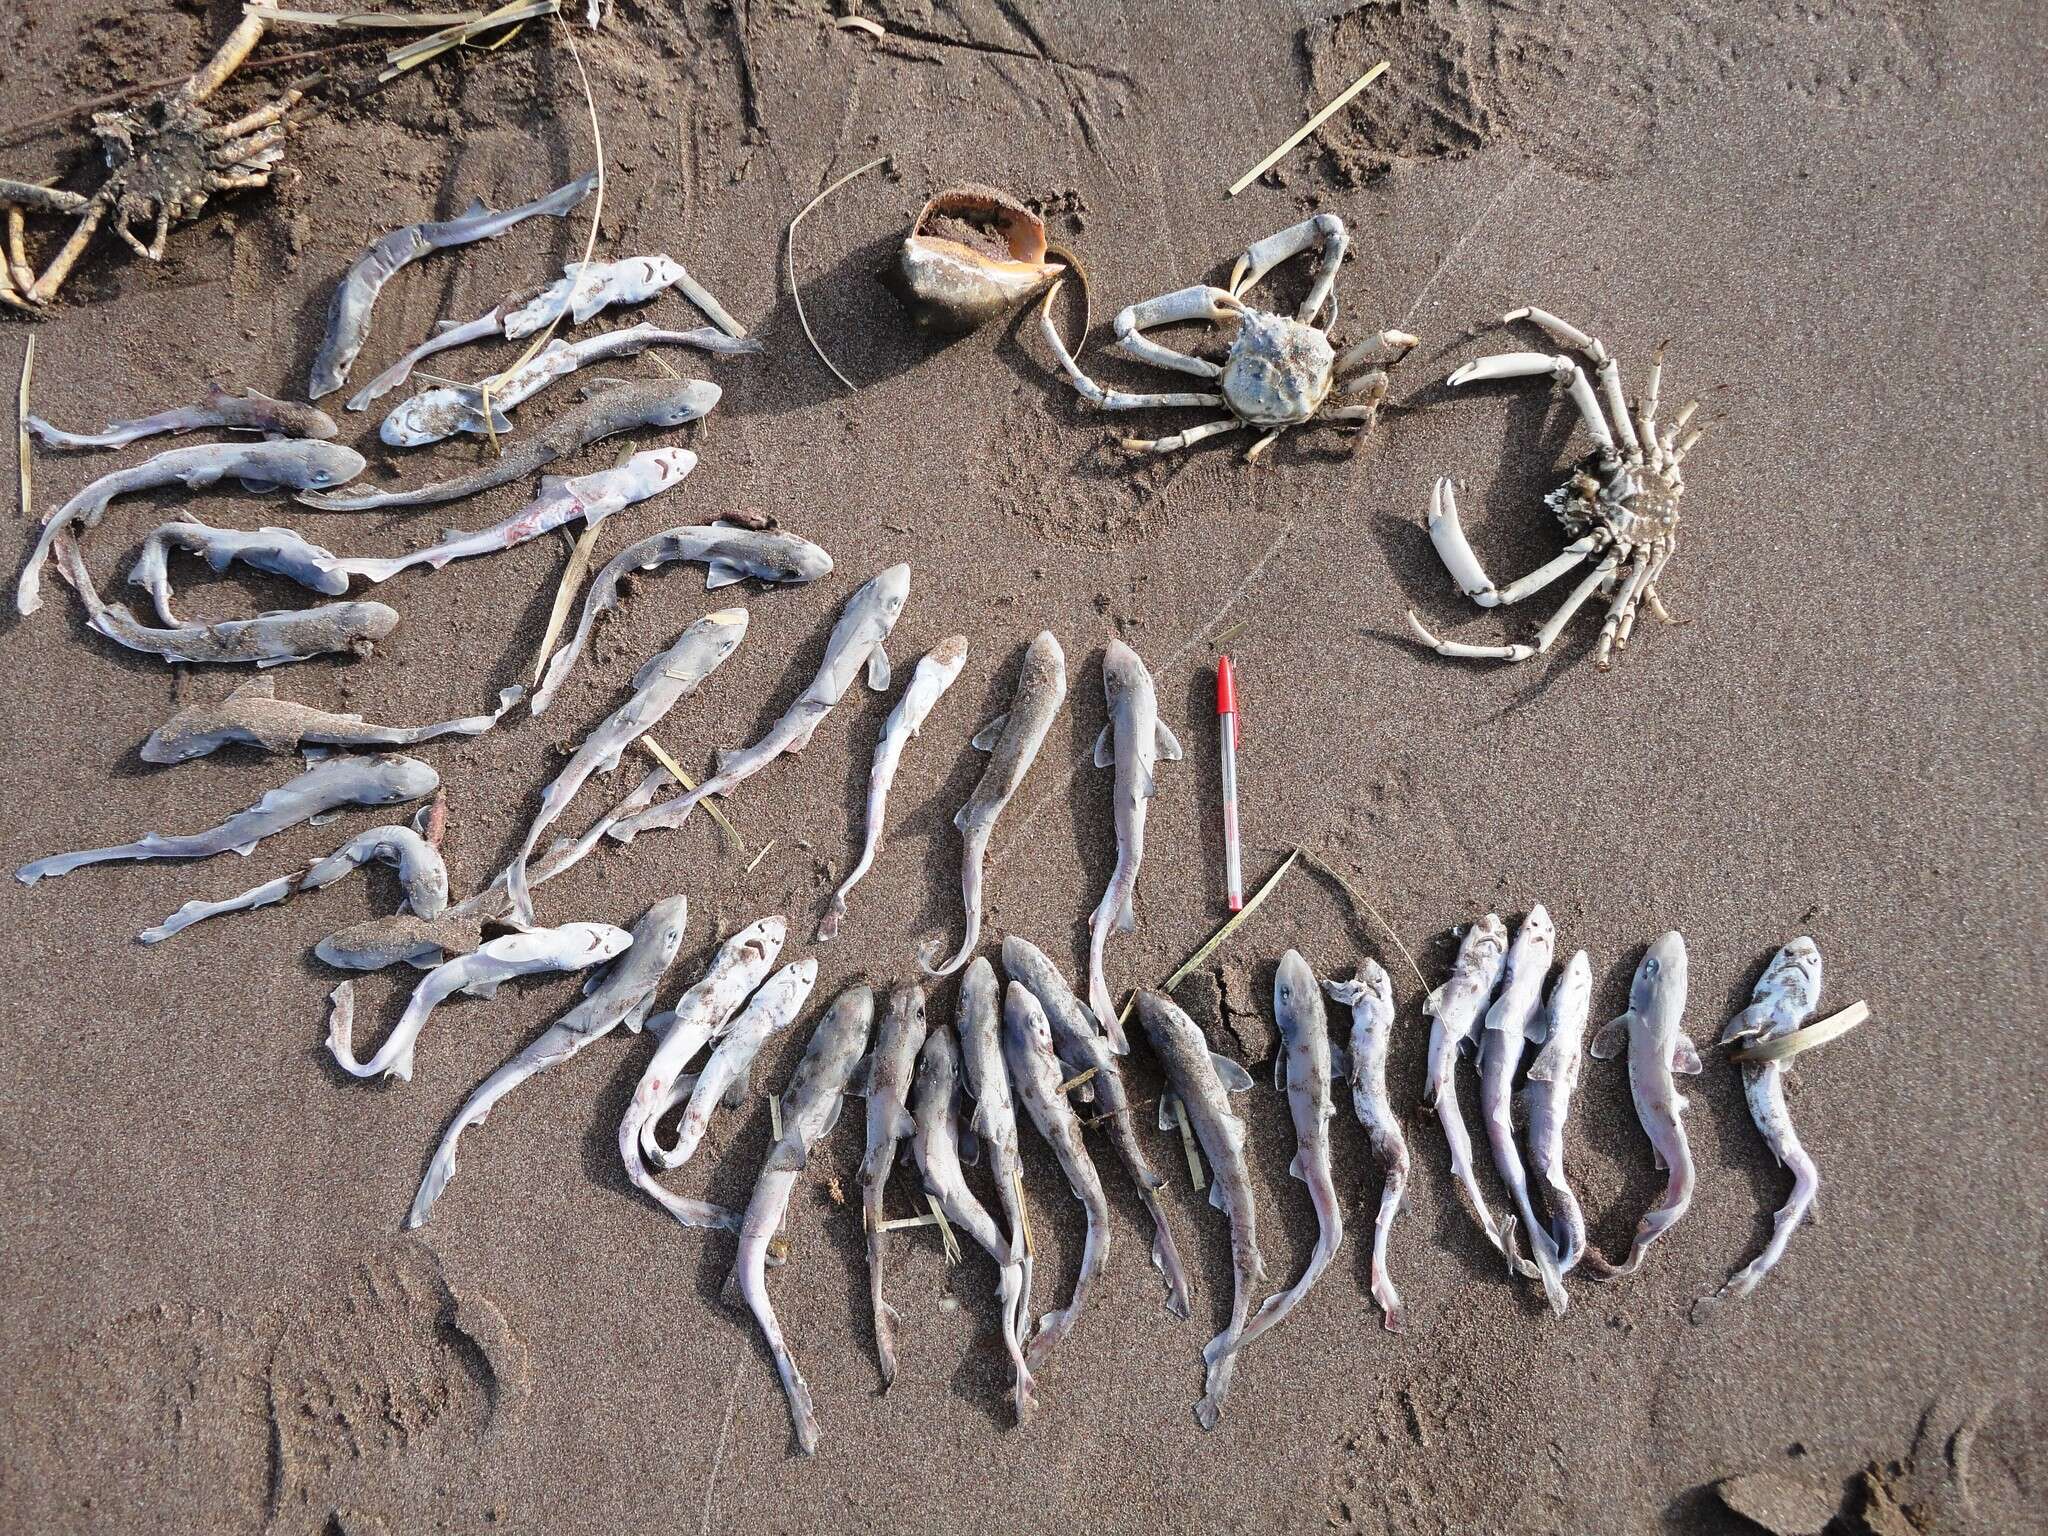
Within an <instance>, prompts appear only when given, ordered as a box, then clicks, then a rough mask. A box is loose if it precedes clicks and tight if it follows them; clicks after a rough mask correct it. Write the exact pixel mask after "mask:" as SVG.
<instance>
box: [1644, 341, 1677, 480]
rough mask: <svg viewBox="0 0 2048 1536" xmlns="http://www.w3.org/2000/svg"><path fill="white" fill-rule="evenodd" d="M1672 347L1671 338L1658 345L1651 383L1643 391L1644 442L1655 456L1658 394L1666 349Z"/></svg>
mask: <svg viewBox="0 0 2048 1536" xmlns="http://www.w3.org/2000/svg"><path fill="white" fill-rule="evenodd" d="M1670 345H1671V338H1670V337H1669V336H1667V337H1665V338H1664V339H1663V340H1662V341H1660V342H1658V343H1657V350H1656V351H1655V352H1654V353H1652V354H1651V357H1650V382H1649V385H1648V387H1647V388H1645V389H1644V391H1643V403H1642V408H1641V409H1642V434H1643V441H1644V442H1645V443H1647V444H1649V445H1650V451H1651V452H1652V453H1653V454H1654V453H1655V452H1656V450H1657V394H1658V391H1659V390H1660V389H1661V388H1662V387H1663V384H1664V349H1665V348H1667V347H1669V346H1670Z"/></svg>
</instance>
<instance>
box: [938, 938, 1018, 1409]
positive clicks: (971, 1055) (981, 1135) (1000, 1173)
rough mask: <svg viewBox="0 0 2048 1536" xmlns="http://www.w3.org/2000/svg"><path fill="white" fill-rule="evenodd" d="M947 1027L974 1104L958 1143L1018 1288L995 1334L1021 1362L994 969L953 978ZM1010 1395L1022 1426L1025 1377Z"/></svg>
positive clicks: (1011, 1143)
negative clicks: (984, 1176)
mask: <svg viewBox="0 0 2048 1536" xmlns="http://www.w3.org/2000/svg"><path fill="white" fill-rule="evenodd" d="M953 1023H954V1028H955V1030H956V1031H957V1033H958V1034H959V1036H960V1074H961V1078H962V1080H963V1081H964V1082H965V1083H966V1085H967V1092H968V1094H969V1095H970V1096H971V1097H972V1098H973V1100H974V1113H973V1115H972V1116H971V1117H970V1118H969V1120H968V1122H967V1136H966V1137H963V1138H962V1141H963V1144H966V1143H968V1142H969V1141H970V1139H971V1144H972V1145H973V1146H975V1147H976V1148H978V1149H980V1150H983V1151H985V1152H986V1153H987V1154H988V1174H989V1178H990V1180H991V1181H993V1182H994V1184H995V1187H996V1201H997V1203H998V1204H1000V1205H1001V1206H1002V1208H1003V1220H1004V1222H1005V1223H1006V1224H1007V1225H1008V1226H1009V1229H1010V1230H1009V1250H1008V1251H1009V1260H1008V1262H1009V1263H1010V1264H1013V1265H1015V1266H1016V1269H1017V1274H1018V1285H1017V1288H1016V1294H1015V1295H1014V1296H1006V1298H1005V1299H1006V1301H1007V1302H1008V1303H1009V1306H1010V1310H1009V1312H1008V1313H1007V1315H1006V1316H1005V1317H1004V1319H1003V1335H1004V1337H1005V1338H1006V1339H1009V1340H1012V1341H1013V1344H1012V1348H1013V1350H1015V1351H1017V1352H1018V1353H1019V1355H1020V1357H1021V1355H1022V1352H1023V1351H1024V1350H1025V1348H1026V1345H1025V1341H1026V1340H1027V1339H1028V1338H1029V1337H1030V1333H1031V1238H1030V1231H1031V1225H1030V1219H1029V1218H1028V1217H1027V1216H1026V1214H1025V1211H1024V1164H1023V1160H1022V1159H1021V1157H1020V1156H1019V1155H1018V1147H1017V1105H1016V1100H1015V1099H1013V1098H1012V1097H1011V1094H1010V1069H1009V1068H1008V1066H1006V1065H1005V1064H1004V1062H1003V1020H1002V1003H1001V1001H1000V998H999V995H998V993H997V990H996V973H995V967H994V966H992V965H990V964H989V963H988V961H987V959H985V958H983V957H980V956H977V957H976V958H975V961H974V963H973V964H972V965H970V966H968V968H967V974H966V975H965V976H963V977H961V978H960V996H959V1000H958V1002H957V1003H956V1005H955V1010H954V1014H953ZM997 1262H998V1263H1001V1262H1003V1261H1002V1260H1000V1259H998V1260H997ZM1016 1391H1017V1395H1016V1404H1015V1406H1016V1410H1017V1422H1018V1423H1020V1424H1022V1423H1024V1422H1025V1421H1026V1420H1028V1419H1029V1418H1030V1416H1031V1412H1032V1409H1033V1408H1034V1406H1035V1405H1036V1401H1037V1400H1036V1398H1035V1396H1034V1395H1033V1389H1032V1382H1031V1377H1030V1373H1029V1372H1028V1371H1023V1372H1019V1373H1018V1376H1017V1382H1016Z"/></svg>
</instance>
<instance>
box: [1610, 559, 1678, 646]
mask: <svg viewBox="0 0 2048 1536" xmlns="http://www.w3.org/2000/svg"><path fill="white" fill-rule="evenodd" d="M1670 563H1671V549H1670V546H1669V545H1666V546H1665V547H1663V548H1662V549H1659V550H1658V551H1657V553H1656V557H1655V558H1654V559H1652V560H1651V561H1650V568H1649V570H1648V571H1647V572H1645V573H1644V576H1643V587H1642V591H1641V592H1639V593H1638V594H1637V596H1636V601H1635V602H1633V603H1631V604H1630V605H1629V609H1628V612H1626V613H1624V614H1623V615H1622V616H1621V627H1620V628H1619V629H1617V630H1616V631H1615V632H1614V649H1615V651H1616V652H1617V653H1618V652H1621V651H1625V650H1627V649H1628V637H1629V632H1630V631H1631V630H1633V629H1634V628H1635V627H1636V615H1637V614H1639V613H1641V612H1642V607H1643V604H1644V603H1645V602H1647V601H1648V600H1649V597H1650V594H1651V593H1652V592H1653V591H1655V590H1656V585H1657V578H1658V577H1659V576H1661V575H1663V574H1664V567H1665V566H1667V565H1669V564H1670Z"/></svg>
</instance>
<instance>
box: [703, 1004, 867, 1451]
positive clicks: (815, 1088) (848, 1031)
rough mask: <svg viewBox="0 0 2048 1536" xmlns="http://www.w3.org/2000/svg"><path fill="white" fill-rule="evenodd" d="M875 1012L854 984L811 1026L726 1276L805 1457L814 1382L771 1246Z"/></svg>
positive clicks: (729, 1294) (811, 1444) (813, 1418)
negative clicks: (803, 1363) (773, 1296)
mask: <svg viewBox="0 0 2048 1536" xmlns="http://www.w3.org/2000/svg"><path fill="white" fill-rule="evenodd" d="M874 1018H875V995H874V993H872V992H870V991H869V990H868V989H867V988H866V987H863V986H858V985H856V986H851V987H848V988H847V989H846V990H845V991H844V992H842V993H840V994H839V996H838V997H837V998H835V999H833V1002H832V1006H831V1008H830V1009H829V1010H828V1011H827V1012H826V1014H825V1018H824V1021H823V1022H822V1023H820V1024H819V1025H818V1027H817V1029H816V1030H815V1031H814V1032H813V1033H812V1035H811V1042H810V1044H809V1045H807V1046H806V1047H805V1048H804V1054H803V1059H802V1060H801V1061H799V1062H798V1063H797V1067H796V1075H795V1076H794V1077H792V1078H791V1079H790V1082H789V1086H788V1087H787V1088H786V1089H784V1090H783V1094H782V1115H781V1119H782V1135H781V1138H780V1139H779V1140H777V1142H776V1143H775V1146H774V1148H773V1150H771V1151H770V1152H769V1154H768V1161H767V1163H766V1164H765V1165H763V1167H762V1169H761V1177H760V1179H759V1181H758V1182H757V1183H756V1184H755V1185H754V1195H753V1199H751V1200H750V1201H749V1202H748V1203H747V1213H746V1215H745V1216H743V1217H741V1218H740V1248H739V1254H738V1256H737V1257H736V1258H735V1259H734V1260H733V1266H732V1274H731V1276H730V1277H729V1278H728V1279H727V1280H726V1282H725V1295H726V1300H727V1301H728V1302H730V1301H733V1300H735V1299H744V1300H745V1301H746V1303H747V1306H748V1308H749V1309H750V1310H751V1311H752V1312H753V1314H754V1321H755V1322H756V1323H758V1324H759V1325H760V1328H761V1334H762V1337H763V1338H765V1339H766V1340H767V1343H768V1352H769V1353H770V1354H771V1355H773V1356H774V1357H775V1370H776V1374H777V1375H779V1376H780V1377H781V1378H782V1390H783V1392H784V1394H785V1395H786V1396H787V1397H788V1398H789V1416H790V1419H791V1421H792V1422H793V1424H794V1425H795V1428H796V1438H797V1448H798V1449H799V1450H800V1451H802V1452H803V1454H804V1455H806V1456H809V1455H812V1454H814V1453H815V1452H816V1451H817V1449H818V1415H817V1410H816V1408H815V1406H814V1405H813V1404H812V1402H811V1389H810V1387H809V1386H808V1385H807V1384H806V1383H805V1381H804V1378H803V1373H802V1372H801V1371H799V1370H798V1369H797V1368H796V1361H795V1359H794V1358H792V1357H791V1355H790V1353H789V1346H788V1345H787V1344H785V1343H784V1342H783V1339H782V1326H781V1324H779V1323H778V1322H776V1320H775V1309H774V1308H773V1307H772V1306H771V1305H770V1304H769V1301H768V1285H767V1267H768V1249H769V1245H770V1244H771V1243H772V1242H774V1240H775V1235H776V1232H777V1231H778V1229H780V1227H781V1226H782V1218H783V1214H784V1213H785V1212H786V1211H787V1210H788V1209H789V1197H790V1195H791V1194H792V1193H794V1192H795V1189H796V1181H797V1179H798V1177H799V1176H800V1175H801V1174H802V1173H803V1171H804V1169H805V1168H806V1167H808V1166H809V1164H810V1160H811V1153H812V1151H813V1150H814V1149H815V1148H816V1147H817V1145H818V1143H819V1142H821V1141H823V1140H824V1139H825V1137H827V1136H829V1135H830V1134H831V1132H832V1127H833V1126H835V1125H837V1124H838V1123H839V1111H840V1106H841V1103H842V1102H843V1100H844V1098H845V1095H846V1090H847V1087H848V1085H849V1084H850V1083H851V1082H852V1080H853V1074H854V1069H855V1068H856V1067H857V1066H859V1065H860V1060H861V1055H862V1053H863V1052H864V1051H866V1049H867V1045H868V1031H869V1029H870V1027H871V1026H872V1025H873V1023H874Z"/></svg>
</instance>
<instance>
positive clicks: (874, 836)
mask: <svg viewBox="0 0 2048 1536" xmlns="http://www.w3.org/2000/svg"><path fill="white" fill-rule="evenodd" d="M966 663H967V637H966V636H965V635H948V636H947V637H946V638H945V639H943V640H941V641H940V642H939V643H938V644H937V645H936V646H934V647H933V648H932V649H931V650H930V651H929V652H928V653H927V654H926V655H924V656H923V657H922V658H920V659H919V661H918V663H917V669H916V670H915V671H914V672H912V673H911V674H910V684H909V686H908V687H906V688H905V689H904V690H903V697H902V698H900V699H898V700H897V701H896V707H895V708H894V709H892V710H890V711H889V718H888V719H887V720H885V721H884V722H883V723H882V735H881V739H880V740H879V741H877V742H876V743H875V760H874V765H873V766H872V767H871V768H869V769H868V825H867V837H866V840H865V841H864V842H863V843H862V844H861V850H860V857H859V858H858V859H857V860H856V861H855V862H854V866H853V868H851V869H849V870H848V871H847V872H846V878H845V879H844V880H842V881H840V882H839V888H838V889H837V890H835V891H834V892H833V893H832V902H831V905H830V906H828V907H827V908H826V909H825V915H824V917H823V918H821V919H820V920H819V922H818V942H819V943H820V944H829V943H831V942H832V940H833V939H835V938H837V937H838V936H839V923H840V920H841V919H842V918H844V917H845V916H846V896H847V893H848V892H849V891H851V890H852V889H853V888H854V886H855V885H857V884H859V883H860V879H861V877H862V876H863V875H865V874H866V873H867V872H868V870H869V869H870V868H872V867H873V865H874V862H875V854H876V852H877V851H878V850H879V849H880V847H881V845H882V823H883V821H884V820H885V819H886V817H887V815H888V809H889V788H890V786H891V785H892V784H894V783H895V782H896V769H897V766H898V765H899V764H900V763H901V762H902V761H903V749H904V748H905V747H907V746H908V745H910V740H911V738H912V737H914V736H915V735H917V733H918V729H919V728H920V727H921V726H922V725H923V724H924V719H925V716H926V715H928V714H930V713H931V712H932V706H933V705H934V704H936V703H938V701H939V699H940V697H941V696H942V695H943V694H944V693H945V691H946V690H947V689H948V688H950V687H952V686H953V680H954V679H955V678H956V677H958V676H959V675H960V669H961V667H963V666H965V665H966Z"/></svg>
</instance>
